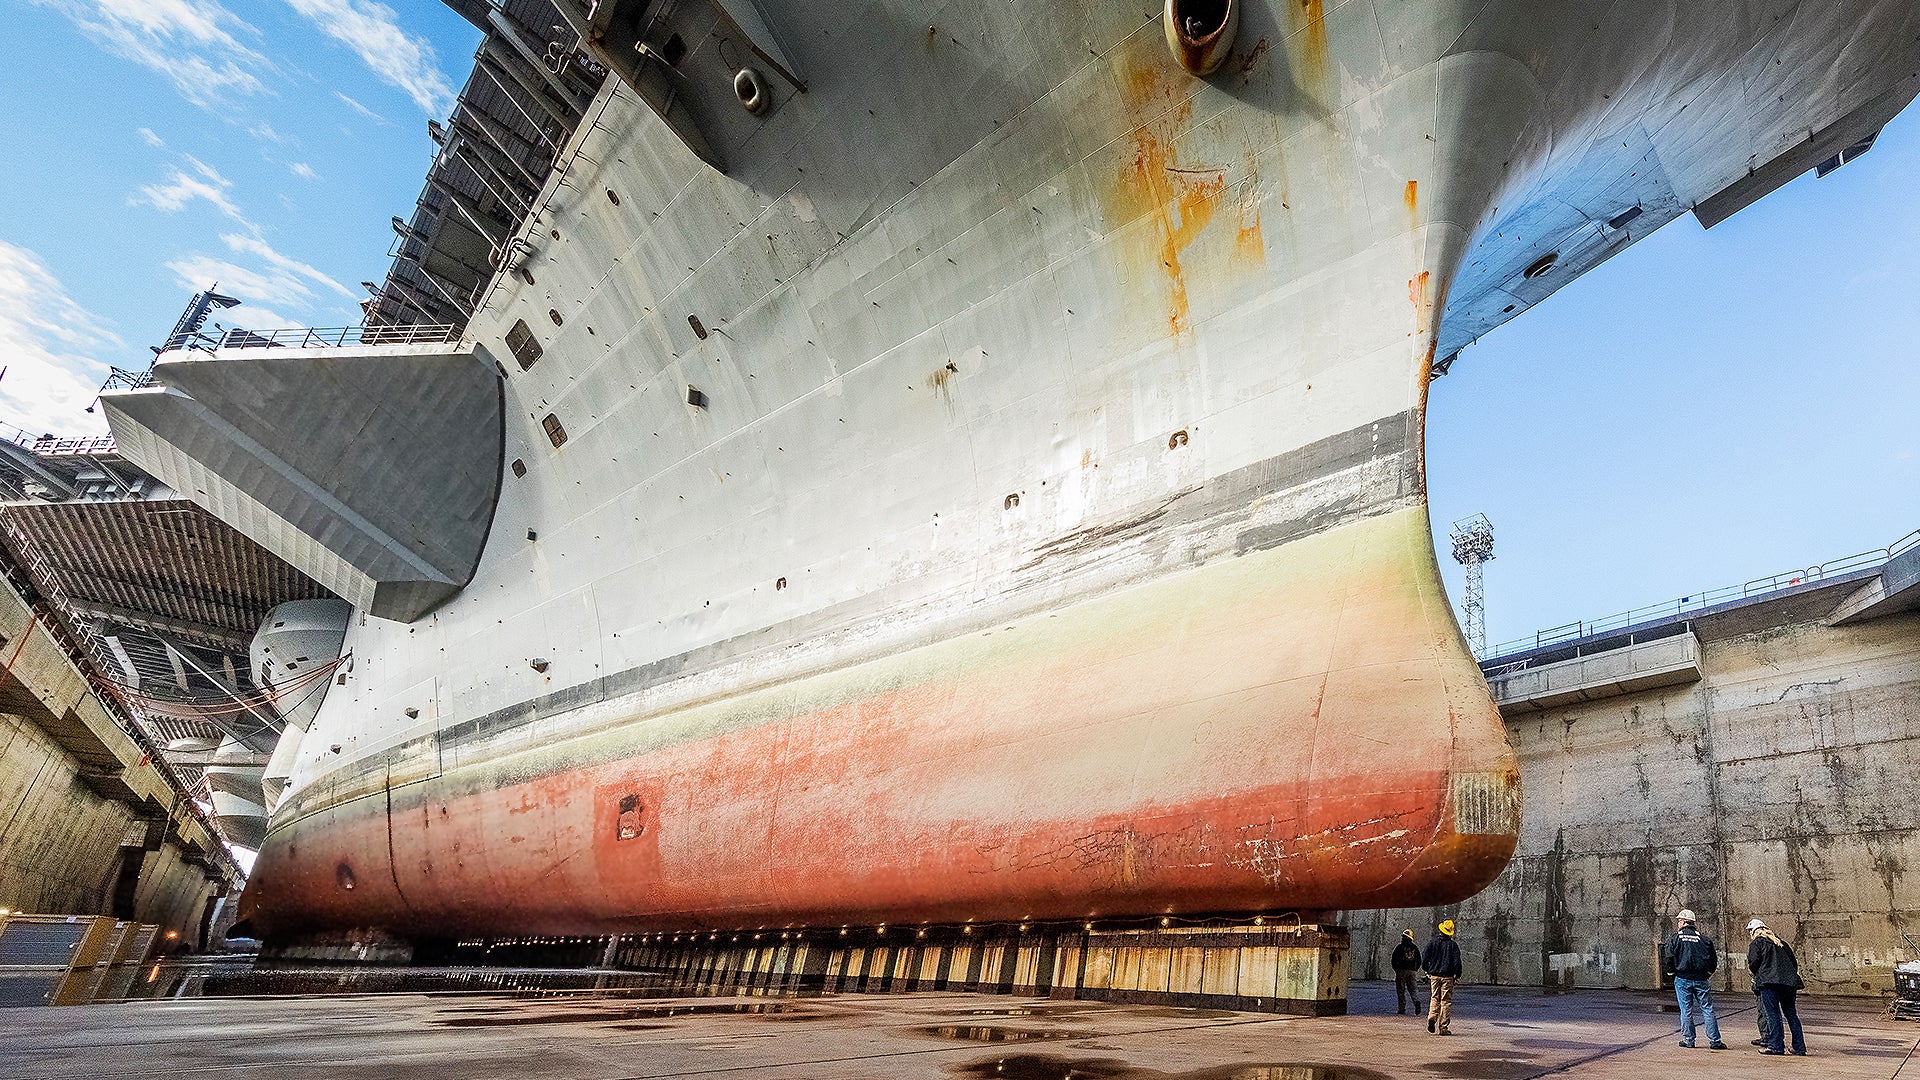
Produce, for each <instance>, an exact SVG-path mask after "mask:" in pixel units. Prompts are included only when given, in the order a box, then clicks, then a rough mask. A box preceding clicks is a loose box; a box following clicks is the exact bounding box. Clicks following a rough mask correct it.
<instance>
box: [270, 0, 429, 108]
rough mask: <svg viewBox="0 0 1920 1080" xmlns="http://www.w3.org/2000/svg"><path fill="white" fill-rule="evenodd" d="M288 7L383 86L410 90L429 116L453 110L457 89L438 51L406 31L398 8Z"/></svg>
mask: <svg viewBox="0 0 1920 1080" xmlns="http://www.w3.org/2000/svg"><path fill="white" fill-rule="evenodd" d="M287 4H288V6H290V7H292V8H293V10H295V11H297V12H299V13H300V14H302V15H305V16H306V17H307V18H309V19H311V20H313V23H314V25H316V26H318V27H319V28H320V29H321V30H323V31H325V32H326V34H327V36H329V37H331V38H333V39H334V40H336V41H339V42H340V43H342V44H344V45H346V46H347V47H348V48H349V49H352V50H353V51H354V52H356V53H358V54H360V59H361V60H364V61H365V62H366V65H367V67H369V68H371V69H373V73H374V74H375V75H377V76H379V78H380V81H381V82H384V83H387V84H388V85H390V86H395V87H398V88H399V89H400V90H402V91H404V92H405V93H406V95H407V96H408V97H410V98H412V99H413V101H414V104H416V105H418V106H420V108H421V109H423V110H424V111H426V113H427V114H428V115H430V116H442V115H445V114H446V113H448V112H450V111H451V110H452V109H453V98H454V94H453V87H452V85H451V84H449V83H448V82H447V77H446V76H445V75H444V74H442V73H441V71H440V65H439V60H438V59H437V58H436V57H435V56H434V54H433V46H432V45H430V44H428V43H427V40H426V39H425V38H421V37H416V36H414V35H412V34H409V33H407V32H406V31H405V30H402V29H400V25H399V23H398V22H397V21H396V19H397V18H398V16H396V15H395V14H394V11H393V9H392V8H390V7H388V6H386V5H385V4H381V3H376V2H374V0H287ZM341 96H342V97H345V95H341ZM347 100H348V103H349V104H356V103H354V102H353V101H352V99H350V98H349V99H347ZM363 111H364V110H363Z"/></svg>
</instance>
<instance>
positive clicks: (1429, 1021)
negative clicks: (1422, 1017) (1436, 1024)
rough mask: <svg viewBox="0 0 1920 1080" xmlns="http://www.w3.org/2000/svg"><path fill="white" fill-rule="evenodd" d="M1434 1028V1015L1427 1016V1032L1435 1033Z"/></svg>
mask: <svg viewBox="0 0 1920 1080" xmlns="http://www.w3.org/2000/svg"><path fill="white" fill-rule="evenodd" d="M1433 1030H1434V1028H1433V1017H1431V1016H1429V1017H1427V1034H1429V1035H1431V1034H1433Z"/></svg>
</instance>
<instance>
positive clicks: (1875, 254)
mask: <svg viewBox="0 0 1920 1080" xmlns="http://www.w3.org/2000/svg"><path fill="white" fill-rule="evenodd" d="M1916 184H1920V108H1909V109H1908V110H1907V111H1906V112H1905V113H1903V114H1901V115H1900V116H1899V117H1897V118H1895V120H1894V121H1893V123H1891V124H1889V125H1887V128H1886V130H1885V131H1884V132H1883V133H1882V134H1881V137H1880V139H1879V141H1878V142H1877V143H1876V144H1875V146H1874V148H1873V149H1872V150H1871V151H1869V152H1868V153H1867V154H1866V155H1865V156H1863V157H1860V158H1856V159H1855V160H1854V161H1852V162H1851V163H1849V164H1847V165H1846V166H1845V167H1843V168H1841V169H1840V170H1838V171H1837V172H1834V173H1832V174H1830V175H1828V176H1826V177H1824V178H1816V177H1814V176H1813V174H1811V173H1809V174H1807V175H1805V176H1802V177H1800V178H1799V179H1797V180H1794V181H1793V182H1792V183H1790V184H1788V185H1787V186H1786V187H1784V188H1782V189H1781V190H1779V191H1776V192H1774V193H1773V194H1772V195H1769V196H1768V197H1766V198H1765V199H1762V200H1761V201H1760V202H1758V203H1756V204H1754V205H1753V206H1750V207H1748V208H1747V209H1746V210H1743V211H1741V212H1740V213H1739V214H1736V215H1735V216H1733V217H1732V218H1729V219H1728V220H1726V221H1724V222H1722V223H1721V224H1719V225H1717V226H1715V227H1714V228H1713V229H1712V230H1711V231H1709V230H1705V229H1702V228H1701V227H1700V225H1699V223H1698V222H1697V221H1695V220H1694V219H1693V217H1692V216H1691V215H1689V216H1687V217H1683V218H1681V219H1680V220H1678V221H1675V222H1673V223H1672V224H1670V225H1668V226H1667V227H1666V228H1664V229H1662V230H1660V231H1659V232H1657V233H1655V234H1654V235H1653V236H1651V237H1648V238H1647V239H1645V240H1642V241H1640V242H1639V243H1637V244H1635V245H1634V246H1633V247H1631V248H1629V249H1627V250H1626V251H1625V252H1623V253H1621V254H1620V255H1617V256H1615V257H1614V258H1613V259H1612V260H1610V261H1609V262H1607V263H1606V264H1604V265H1602V266H1600V267H1599V268H1598V269H1596V270H1594V271H1592V272H1590V273H1588V274H1586V275H1585V276H1583V277H1582V278H1580V279H1579V280H1578V281H1575V282H1574V283H1573V284H1572V285H1569V286H1567V287H1566V288H1564V289H1562V290H1560V291H1559V292H1557V293H1555V294H1554V295H1553V296H1552V297H1550V298H1548V299H1547V300H1546V301H1545V302H1544V303H1542V304H1541V305H1540V306H1538V307H1536V308H1534V309H1533V310H1531V311H1529V312H1527V313H1526V314H1525V315H1523V316H1522V317H1520V318H1518V319H1515V320H1514V321H1513V322H1511V323H1509V324H1507V325H1506V326H1503V327H1501V328H1500V329H1498V330H1496V331H1495V332H1493V333H1491V334H1489V335H1487V336H1486V337H1485V338H1482V339H1481V340H1480V341H1479V342H1478V343H1477V344H1475V345H1473V346H1470V347H1469V348H1468V349H1466V350H1465V351H1464V352H1462V353H1461V354H1460V359H1459V360H1458V361H1457V362H1456V363H1455V364H1454V365H1453V369H1452V371H1451V372H1450V373H1449V374H1448V375H1447V376H1446V377H1445V378H1443V379H1440V380H1439V381H1438V382H1435V383H1434V384H1433V389H1432V392H1431V394H1430V396H1429V406H1430V413H1429V416H1428V423H1427V444H1428V462H1427V465H1428V483H1429V497H1430V499H1431V507H1432V512H1433V519H1434V524H1435V532H1436V533H1437V534H1438V535H1439V537H1440V539H1441V544H1442V564H1443V568H1444V572H1445V574H1446V577H1447V586H1448V590H1449V591H1450V592H1451V594H1452V595H1453V597H1454V598H1455V601H1456V603H1457V602H1458V599H1459V597H1460V580H1461V578H1460V572H1459V570H1460V568H1459V567H1458V566H1456V565H1454V564H1453V562H1452V560H1451V559H1450V558H1447V556H1446V553H1447V551H1448V547H1447V545H1446V542H1445V537H1446V535H1447V532H1448V526H1449V525H1450V523H1451V522H1453V521H1455V520H1457V519H1460V518H1464V517H1467V516H1469V515H1471V514H1475V513H1485V514H1486V515H1487V516H1488V518H1490V519H1491V520H1492V521H1493V525H1494V536H1495V548H1494V561H1493V562H1491V563H1488V564H1487V566H1486V597H1487V601H1486V602H1487V631H1488V632H1487V637H1488V640H1489V642H1490V643H1496V642H1500V641H1507V640H1511V639H1513V638H1518V637H1522V636H1525V635H1531V634H1533V633H1534V632H1535V631H1537V630H1540V629H1543V628H1546V627H1552V626H1558V625H1560V624H1563V623H1568V622H1572V621H1574V620H1576V619H1597V618H1602V617H1605V616H1607V615H1611V614H1613V613H1615V612H1619V611H1625V610H1627V609H1630V608H1636V607H1640V606H1642V605H1646V604H1654V603H1660V602H1663V601H1666V600H1671V599H1674V598H1677V597H1681V596H1686V595H1690V594H1693V593H1696V592H1699V591H1701V590H1703V589H1709V588H1716V587H1719V586H1725V585H1738V584H1741V583H1743V582H1747V581H1751V580H1753V579H1755V578H1758V577H1763V576H1766V575H1770V574H1773V573H1777V572H1780V571H1784V570H1789V569H1793V568H1804V567H1807V566H1810V565H1816V564H1819V563H1822V562H1825V561H1827V560H1829V559H1833V558H1837V557H1839V556H1843V555H1850V554H1853V553H1855V552H1860V551H1864V550H1867V549H1869V548H1877V547H1883V546H1885V545H1886V544H1888V543H1889V542H1891V541H1893V540H1895V539H1896V538H1898V537H1900V536H1901V535H1903V534H1905V533H1907V532H1909V531H1910V530H1913V529H1920V201H1916V200H1915V199H1914V197H1913V191H1914V187H1915V185H1916Z"/></svg>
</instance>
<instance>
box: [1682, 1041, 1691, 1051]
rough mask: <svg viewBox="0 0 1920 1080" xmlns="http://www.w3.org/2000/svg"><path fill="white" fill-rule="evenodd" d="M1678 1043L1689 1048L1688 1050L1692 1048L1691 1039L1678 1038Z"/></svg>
mask: <svg viewBox="0 0 1920 1080" xmlns="http://www.w3.org/2000/svg"><path fill="white" fill-rule="evenodd" d="M1680 1045H1681V1046H1684V1047H1686V1048H1687V1049H1689V1050H1691V1049H1693V1040H1691V1039H1681V1040H1680Z"/></svg>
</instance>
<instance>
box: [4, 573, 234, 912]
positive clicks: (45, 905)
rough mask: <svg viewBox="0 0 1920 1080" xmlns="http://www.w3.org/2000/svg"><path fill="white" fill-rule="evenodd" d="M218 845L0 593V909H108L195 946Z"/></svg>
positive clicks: (216, 882) (25, 611) (217, 885)
mask: <svg viewBox="0 0 1920 1080" xmlns="http://www.w3.org/2000/svg"><path fill="white" fill-rule="evenodd" d="M215 843H217V841H216V840H215V839H214V838H213V837H212V836H210V835H209V834H208V833H207V832H206V830H205V827H204V826H202V825H201V824H200V822H199V821H198V820H196V819H195V818H194V817H193V816H192V815H191V813H190V811H189V808H188V805H187V804H186V803H185V802H184V801H183V800H181V799H180V798H179V797H178V796H177V794H176V793H175V792H174V791H173V790H172V788H171V787H170V786H169V785H168V784H167V782H166V781H165V780H164V779H163V778H162V777H161V776H160V775H159V773H158V772H156V771H155V769H154V768H153V765H152V763H151V762H150V761H149V760H148V758H147V757H146V755H144V754H143V753H142V752H141V750H140V748H139V746H138V745H137V744H135V743H134V742H133V740H132V739H131V738H130V737H129V736H128V735H127V734H126V732H124V731H122V730H121V729H120V728H119V727H118V725H117V724H115V723H114V721H113V719H112V717H111V716H110V715H109V714H108V713H107V711H106V709H105V708H103V707H102V705H101V703H100V701H99V699H98V698H97V697H95V695H94V692H93V689H92V688H91V687H90V686H89V685H88V682H87V679H86V677H85V675H83V674H82V673H81V671H80V670H79V669H78V668H77V667H76V666H74V663H73V661H72V659H71V658H70V657H69V656H68V655H67V652H66V650H65V649H64V648H63V647H62V645H61V643H60V641H59V640H58V639H56V638H55V636H54V635H53V634H52V633H50V632H49V630H48V628H47V624H46V622H45V621H44V619H42V618H41V617H40V616H39V615H38V614H37V613H36V612H34V611H33V610H32V609H31V608H30V607H29V606H28V605H27V604H26V603H25V601H23V600H22V599H21V598H20V595H19V594H18V593H17V592H16V591H14V589H13V587H12V585H11V584H10V583H9V584H6V585H4V586H0V908H7V909H10V910H12V911H16V912H18V911H31V912H38V913H44V914H50V915H95V914H111V915H116V916H118V917H120V918H122V919H136V920H138V921H140V922H146V923H155V924H158V925H159V926H160V927H161V928H162V932H163V933H164V932H165V931H169V930H170V931H173V932H175V933H178V934H179V935H180V936H181V938H183V939H185V940H187V941H190V942H197V940H198V937H199V927H200V920H201V917H202V915H203V914H204V913H205V912H206V910H207V904H208V901H209V900H210V899H212V898H213V897H215V896H217V895H220V894H221V893H222V892H224V891H225V890H228V889H230V888H231V887H232V885H233V882H232V881H231V880H230V879H229V878H228V877H227V875H226V873H225V871H223V870H221V869H219V868H218V867H217V866H216V865H214V864H213V863H211V862H209V861H208V859H207V855H208V853H209V851H210V850H211V847H212V845H213V844H215Z"/></svg>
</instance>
